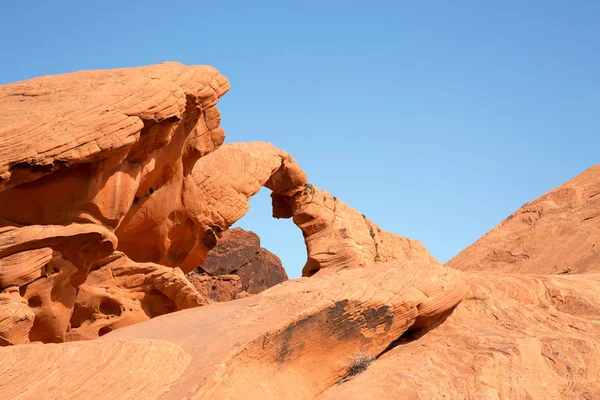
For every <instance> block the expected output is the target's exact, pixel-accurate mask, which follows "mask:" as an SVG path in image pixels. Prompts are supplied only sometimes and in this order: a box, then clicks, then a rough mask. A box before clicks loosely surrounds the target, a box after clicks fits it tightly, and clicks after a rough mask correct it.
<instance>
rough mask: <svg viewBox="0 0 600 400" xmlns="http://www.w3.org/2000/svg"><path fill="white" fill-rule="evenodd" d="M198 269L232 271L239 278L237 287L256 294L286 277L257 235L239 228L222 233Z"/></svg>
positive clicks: (213, 271) (214, 273)
mask: <svg viewBox="0 0 600 400" xmlns="http://www.w3.org/2000/svg"><path fill="white" fill-rule="evenodd" d="M198 272H199V273H202V272H206V273H207V274H209V275H211V276H218V275H230V274H235V275H237V276H239V277H240V283H241V290H243V291H245V292H247V293H250V294H256V293H260V292H262V291H263V290H265V289H268V288H270V287H271V286H275V285H277V284H278V283H281V282H284V281H287V279H288V278H287V274H286V273H285V270H284V269H283V265H281V260H279V258H278V257H277V256H276V255H275V254H273V253H271V252H270V251H268V250H267V249H264V248H262V247H260V238H259V237H258V235H257V234H256V233H254V232H250V231H245V230H243V229H241V228H233V229H230V230H228V231H225V232H224V233H223V236H222V237H221V239H220V240H219V245H218V246H217V247H216V248H214V249H213V250H212V251H211V252H210V253H209V255H208V258H207V259H206V262H205V263H204V264H202V265H201V266H200V267H198ZM241 290H240V291H241Z"/></svg>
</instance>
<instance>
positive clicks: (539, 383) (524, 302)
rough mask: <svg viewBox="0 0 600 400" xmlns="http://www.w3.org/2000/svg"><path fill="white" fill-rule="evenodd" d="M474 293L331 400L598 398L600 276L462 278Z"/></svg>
mask: <svg viewBox="0 0 600 400" xmlns="http://www.w3.org/2000/svg"><path fill="white" fill-rule="evenodd" d="M464 277H466V282H467V284H468V285H469V287H470V291H469V294H468V295H467V296H466V298H465V299H464V300H463V301H462V302H461V303H460V304H459V305H458V306H457V307H456V309H455V310H454V312H453V313H452V314H451V315H450V316H449V317H448V318H447V319H446V320H445V321H444V322H443V323H442V324H440V325H439V326H438V327H436V328H435V329H432V330H430V331H428V332H421V333H420V334H413V335H408V337H406V338H402V339H401V340H400V341H398V343H396V344H397V346H396V347H394V348H393V349H392V350H391V351H389V352H387V353H385V354H384V355H382V356H381V357H380V358H379V359H378V360H377V361H375V362H374V363H372V364H371V365H370V366H369V368H368V369H367V370H366V371H365V372H363V373H362V374H360V375H358V376H356V377H354V378H353V379H351V380H349V381H347V382H345V383H343V384H341V385H335V386H332V387H331V388H329V389H328V390H326V391H325V392H324V393H322V394H321V395H319V396H317V397H316V398H317V399H319V400H325V399H328V400H329V399H390V400H391V399H444V398H447V399H595V398H598V395H600V379H599V378H600V336H599V335H600V295H599V293H600V274H585V275H573V276H541V275H540V276H529V275H502V274H493V273H473V274H469V275H466V274H465V275H464Z"/></svg>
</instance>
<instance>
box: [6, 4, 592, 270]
mask: <svg viewBox="0 0 600 400" xmlns="http://www.w3.org/2000/svg"><path fill="white" fill-rule="evenodd" d="M0 10H1V12H0V37H1V38H2V39H1V49H0V57H1V58H2V61H1V62H0V83H8V82H13V81H18V80H22V79H26V78H30V77H34V76H38V75H47V74H57V73H62V72H69V71H75V70H81V69H98V68H114V67H125V66H137V65H146V64H152V63H157V62H160V61H166V60H172V61H180V62H183V63H185V64H210V65H213V66H215V67H217V68H218V69H219V70H220V71H221V72H222V73H223V74H224V75H225V76H227V77H228V78H229V80H230V82H231V85H232V89H231V91H230V92H229V93H228V94H227V95H226V96H225V97H224V98H223V99H222V101H221V103H220V107H219V108H220V110H221V113H222V116H223V123H222V125H223V127H224V128H225V131H226V134H227V140H228V141H230V142H231V141H254V140H264V141H269V142H271V143H273V144H275V145H276V146H278V147H281V148H282V149H284V150H286V151H289V152H290V153H292V155H293V156H294V157H295V158H296V159H297V161H298V162H299V163H300V165H301V166H302V167H303V168H304V169H305V171H306V172H307V174H308V176H309V179H310V181H311V182H312V183H313V184H315V185H316V186H318V187H320V188H322V189H325V190H328V191H329V192H331V193H332V194H333V195H335V196H337V197H338V198H340V199H342V200H344V201H345V202H346V203H348V204H350V205H351V206H353V207H355V208H357V209H359V210H360V211H361V212H362V213H364V214H366V215H367V217H369V218H370V219H371V220H373V221H374V222H376V223H378V224H379V225H380V226H381V227H382V228H383V229H386V230H389V231H393V232H395V233H398V234H400V235H403V236H408V237H410V238H415V239H419V240H421V241H422V242H423V243H424V244H425V245H426V246H427V247H428V248H429V250H430V251H431V252H432V254H433V255H434V256H436V257H437V258H438V259H439V260H441V261H447V260H448V259H450V258H452V257H453V256H454V255H456V254H457V253H458V252H460V251H461V250H462V249H463V248H465V247H466V246H468V245H470V244H471V243H472V242H474V241H475V240H476V239H477V238H479V237H480V236H481V235H483V234H484V233H485V232H487V231H488V230H489V229H491V228H492V227H493V226H495V225H496V224H497V223H499V222H500V221H502V220H503V219H504V218H505V217H506V216H508V215H509V214H511V213H512V212H513V211H514V210H516V209H518V208H519V207H521V206H522V205H523V204H524V203H525V202H527V201H529V200H532V199H534V198H535V197H537V196H539V195H540V194H542V193H544V192H546V191H548V190H550V189H552V188H553V187H555V186H557V185H559V184H561V183H562V182H564V181H566V180H568V179H570V178H571V177H573V176H575V175H577V174H579V173H580V172H582V171H583V170H585V169H586V168H588V167H590V166H592V165H594V164H596V163H598V155H599V154H600V151H599V150H600V129H599V128H600V76H599V74H600V2H598V1H595V0H588V1H585V0H578V1H558V0H546V1H533V0H527V1H475V0H473V1H452V2H450V1H414V2H404V1H372V2H366V1H360V2H359V1H326V0H321V1H294V2H293V1H270V2H266V1H211V2H206V1H176V2H171V3H169V2H165V1H160V2H158V1H102V2H91V1H89V2H88V1H41V0H40V1H16V0H13V1H3V2H2V5H1V8H0ZM266 192H267V191H266V190H263V191H261V193H260V194H259V195H258V196H257V197H255V198H254V199H253V200H252V202H251V207H252V210H251V212H250V213H249V214H248V215H247V216H246V217H245V218H244V219H243V220H242V221H241V222H240V224H239V225H240V226H242V227H244V228H248V229H252V230H254V231H255V232H257V233H258V234H259V235H260V236H261V238H262V242H263V246H264V247H266V248H268V249H270V250H272V251H273V252H275V253H276V254H277V255H279V257H280V258H281V259H282V260H283V263H284V265H285V267H286V269H287V270H288V273H289V274H290V276H292V277H296V276H298V275H299V274H300V269H301V268H302V266H303V264H304V261H305V257H306V253H305V249H304V245H303V241H302V235H301V234H300V231H299V230H298V229H297V228H296V227H294V226H293V224H292V222H291V221H289V220H279V221H278V220H272V219H271V218H270V202H269V200H270V199H269V197H268V193H266Z"/></svg>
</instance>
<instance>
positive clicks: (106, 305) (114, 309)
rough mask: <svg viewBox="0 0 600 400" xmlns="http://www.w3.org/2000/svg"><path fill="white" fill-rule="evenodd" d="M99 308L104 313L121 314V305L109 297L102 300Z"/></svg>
mask: <svg viewBox="0 0 600 400" xmlns="http://www.w3.org/2000/svg"><path fill="white" fill-rule="evenodd" d="M99 309H100V312H101V313H102V314H104V315H121V305H120V304H119V303H117V302H116V301H114V300H111V299H105V300H102V303H100V307H99Z"/></svg>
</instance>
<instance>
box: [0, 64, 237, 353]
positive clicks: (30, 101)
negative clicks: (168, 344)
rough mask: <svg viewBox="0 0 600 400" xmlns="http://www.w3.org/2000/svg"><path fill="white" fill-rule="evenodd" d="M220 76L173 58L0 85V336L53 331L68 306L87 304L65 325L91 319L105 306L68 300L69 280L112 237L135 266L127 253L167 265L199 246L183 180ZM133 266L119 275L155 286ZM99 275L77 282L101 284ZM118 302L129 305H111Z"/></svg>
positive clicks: (208, 123)
mask: <svg viewBox="0 0 600 400" xmlns="http://www.w3.org/2000/svg"><path fill="white" fill-rule="evenodd" d="M228 88H229V85H228V83H227V80H226V79H225V78H224V77H223V76H222V75H220V74H219V73H218V72H217V71H216V70H215V69H214V68H212V67H205V66H196V67H186V66H184V65H182V64H178V63H164V64H159V65H154V66H149V67H140V68H128V69H117V70H109V71H83V72H77V73H73V74H65V75H57V76H50V77H42V78H36V79H32V80H28V81H24V82H18V83H14V84H9V85H5V86H2V87H0V149H1V150H0V247H1V248H2V250H0V292H1V294H0V298H2V301H1V302H0V304H1V307H0V337H1V338H2V339H1V340H0V342H2V343H25V342H28V341H30V340H31V341H38V340H39V341H44V342H61V341H64V340H65V339H66V336H67V332H68V331H70V329H71V327H72V326H71V318H72V316H73V315H74V310H75V309H78V310H83V309H87V310H89V314H88V315H87V316H86V317H85V318H84V317H83V316H82V313H81V312H78V313H77V314H76V319H77V320H78V321H73V322H75V325H77V324H80V327H83V326H92V325H93V326H94V327H95V326H97V325H98V323H97V319H98V318H97V317H100V316H101V315H104V314H105V313H103V312H102V310H100V309H98V308H95V306H90V304H95V305H98V306H102V305H103V304H105V302H103V300H102V299H101V298H99V299H96V300H94V301H91V300H89V299H87V298H86V299H85V300H83V303H81V304H76V303H77V302H78V301H79V299H82V298H84V297H86V296H84V292H86V290H81V291H80V290H79V288H80V286H81V285H82V284H83V283H84V282H85V281H86V279H87V278H88V274H89V272H90V268H91V267H92V266H98V263H101V262H102V260H105V259H107V257H112V256H113V255H114V254H116V253H115V250H116V249H117V248H122V249H124V250H129V251H127V255H126V256H123V259H127V260H128V261H127V262H126V264H127V265H128V266H130V267H131V268H133V270H136V271H139V269H136V268H137V267H135V265H136V262H146V261H148V262H152V261H155V262H159V263H161V265H162V266H161V267H159V266H157V268H164V269H166V268H168V269H169V270H171V268H176V267H178V266H179V265H180V264H181V265H184V264H185V258H186V257H187V256H188V255H189V254H191V253H194V252H195V253H194V257H197V258H202V257H205V256H206V254H207V253H208V251H209V249H208V248H206V247H204V246H203V245H202V243H203V236H204V232H205V231H206V229H208V228H209V227H208V225H203V224H204V222H205V221H204V219H203V216H200V215H198V214H197V213H194V212H190V209H189V208H186V202H190V201H193V194H192V195H190V190H189V189H188V188H189V186H190V184H189V183H188V182H190V181H191V179H190V174H191V170H192V168H193V166H194V164H195V162H196V160H197V159H198V158H199V157H201V156H202V155H204V154H206V153H209V152H211V151H214V149H216V148H217V147H218V146H220V145H221V143H222V142H223V139H224V134H223V130H222V129H221V128H220V127H219V122H220V117H219V113H218V111H217V109H216V108H215V104H216V103H217V101H218V99H219V97H220V96H221V95H223V94H224V93H225V92H226V91H227V89H228ZM191 186H194V185H193V184H192V185H191ZM194 188H195V187H193V188H192V189H191V191H192V192H193V190H194ZM190 196H191V197H190ZM148 230H149V231H150V233H146V232H147V231H148ZM132 237H135V240H132ZM140 240H141V241H142V243H139V241H140ZM144 241H145V242H144ZM132 242H135V244H136V245H139V247H142V246H144V243H145V247H144V248H145V249H146V250H148V251H146V252H144V253H141V252H137V251H133V250H132V248H135V247H134V246H132V245H131V243H132ZM150 242H151V243H150ZM152 249H154V250H152ZM197 253H201V254H200V255H197ZM132 260H133V261H132ZM140 268H141V269H144V268H145V266H140ZM163 272H164V271H163ZM136 273H137V272H136ZM129 274H132V275H133V274H134V273H133V272H130V273H129ZM139 276H140V277H142V278H141V279H138V280H135V279H129V283H130V284H134V285H135V284H139V285H141V286H142V287H143V286H144V285H145V287H148V288H152V289H151V290H159V289H156V288H157V286H160V285H161V283H160V282H147V279H146V278H147V277H148V276H149V275H148V274H147V273H146V272H143V273H140V274H139ZM150 276H152V278H151V279H153V278H154V277H156V278H157V279H158V278H159V277H160V279H164V278H165V276H166V275H165V274H154V275H153V274H150ZM160 279H159V280H160ZM91 280H92V281H94V278H91ZM117 280H118V278H117ZM184 280H185V279H184ZM94 282H96V281H94ZM188 284H189V283H188ZM106 285H107V282H101V283H99V284H98V286H97V287H96V288H95V289H93V290H92V289H91V288H89V287H88V290H87V293H88V294H89V293H92V292H94V291H96V292H99V293H100V292H101V293H103V294H102V295H103V296H104V292H105V290H103V289H104V288H105V286H106ZM165 285H166V286H169V284H165ZM88 286H90V285H88ZM189 286H190V287H191V288H193V286H192V285H189ZM163 289H164V288H163ZM165 290H167V289H165ZM169 290H170V289H169ZM109 291H110V290H109ZM134 291H136V290H134ZM161 293H163V294H164V292H161ZM196 295H197V293H196ZM128 297H129V295H126V296H125V297H124V298H123V299H121V300H123V302H124V303H127V301H125V299H126V298H128ZM150 297H152V296H151V295H150ZM192 297H193V296H192ZM24 303H28V304H27V305H25V304H24ZM166 303H167V306H162V307H163V308H165V307H166V308H169V307H168V304H170V303H169V302H166ZM138 306H139V307H138V309H140V308H141V309H144V311H145V313H146V314H149V315H152V313H153V311H152V310H147V309H145V308H146V307H144V306H141V305H139V304H138ZM157 307H158V306H157ZM27 308H29V310H27ZM120 308H123V310H122V312H128V311H131V310H129V309H128V308H127V307H126V306H124V305H122V304H121V305H120V306H118V307H117V306H114V307H112V308H110V310H111V311H114V312H116V310H118V309H120ZM31 312H33V313H34V315H35V317H34V320H33V323H32V321H31ZM114 312H111V318H113V316H112V314H114ZM15 318H17V320H18V321H19V323H17V324H15V323H6V321H11V320H14V319H15ZM82 319H83V320H82ZM100 319H104V317H102V318H100ZM134 319H135V318H134ZM134 319H132V320H134ZM123 320H126V319H123ZM103 328H104V327H103V326H99V329H103ZM106 329H109V328H106ZM24 331H29V332H28V333H27V334H23V332H24ZM71 336H72V335H71ZM86 336H87V333H86Z"/></svg>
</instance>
